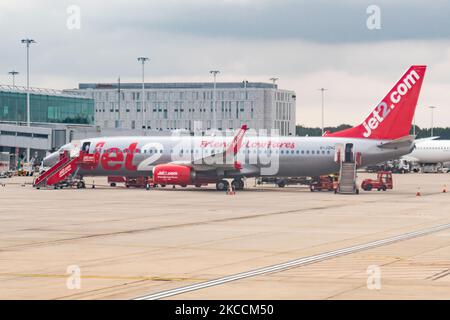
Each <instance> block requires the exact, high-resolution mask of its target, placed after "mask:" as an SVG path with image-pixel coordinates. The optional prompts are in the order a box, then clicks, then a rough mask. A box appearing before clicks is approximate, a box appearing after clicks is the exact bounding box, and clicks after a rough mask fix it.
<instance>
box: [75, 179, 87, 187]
mask: <svg viewBox="0 0 450 320" xmlns="http://www.w3.org/2000/svg"><path fill="white" fill-rule="evenodd" d="M84 188H86V184H85V183H84V181H83V180H80V181H78V182H77V189H84Z"/></svg>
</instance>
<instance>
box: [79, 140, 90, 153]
mask: <svg viewBox="0 0 450 320" xmlns="http://www.w3.org/2000/svg"><path fill="white" fill-rule="evenodd" d="M90 149H91V142H90V141H86V142H84V143H83V146H82V147H81V151H83V152H84V153H89V150H90Z"/></svg>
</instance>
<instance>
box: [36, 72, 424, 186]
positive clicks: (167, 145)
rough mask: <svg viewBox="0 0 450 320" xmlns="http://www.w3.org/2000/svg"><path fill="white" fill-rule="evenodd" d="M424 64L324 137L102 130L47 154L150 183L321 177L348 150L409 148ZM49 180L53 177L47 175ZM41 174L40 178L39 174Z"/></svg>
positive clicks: (398, 151)
mask: <svg viewBox="0 0 450 320" xmlns="http://www.w3.org/2000/svg"><path fill="white" fill-rule="evenodd" d="M425 71H426V66H411V67H410V68H409V69H408V70H407V71H406V73H405V74H404V75H403V76H402V77H401V78H400V80H399V81H398V82H397V83H396V84H395V86H394V87H393V88H392V89H391V90H390V91H389V93H388V94H387V95H386V96H385V97H384V99H383V100H382V101H381V102H380V103H379V104H378V105H377V106H376V107H375V109H374V110H373V111H372V112H371V113H370V114H369V115H368V117H367V118H366V119H365V120H364V121H363V122H362V123H361V124H359V125H358V126H356V127H353V128H350V129H346V130H343V131H339V132H335V133H327V134H325V135H324V136H322V137H292V136H277V137H274V136H267V135H265V136H252V135H251V134H249V133H246V129H247V128H246V126H243V127H242V128H241V129H240V130H239V132H238V133H237V135H236V136H235V137H223V136H219V135H214V136H200V137H197V136H178V137H174V136H167V137H161V136H141V137H105V138H92V139H85V140H81V141H78V142H72V143H70V144H68V145H65V146H63V147H61V149H60V150H58V151H57V152H55V153H53V154H52V155H50V156H48V157H47V158H46V159H44V165H45V166H51V165H55V166H56V163H57V162H58V159H59V157H60V153H62V152H63V151H66V152H67V153H68V152H70V154H71V159H74V158H76V157H81V156H82V159H80V161H78V162H77V161H73V162H70V163H72V164H70V163H69V164H67V165H64V164H62V165H61V168H60V169H58V170H59V174H58V176H59V178H60V179H62V178H64V177H66V176H69V175H70V174H75V172H76V174H77V175H78V176H81V177H82V176H98V175H102V176H125V177H137V176H146V177H149V176H151V177H152V179H153V181H154V183H156V184H166V185H182V186H185V185H197V186H200V185H202V184H206V183H216V187H217V189H219V190H223V189H226V188H227V187H228V182H227V181H226V180H225V179H233V185H234V187H235V188H237V189H240V188H243V183H242V178H243V177H255V176H277V177H287V176H318V175H322V174H329V173H332V172H337V171H338V170H339V166H340V164H339V161H338V160H337V158H339V157H340V156H341V154H342V153H340V152H341V151H340V150H345V151H342V152H343V153H346V152H347V151H349V150H351V152H353V153H355V154H356V153H358V154H359V156H360V164H361V165H364V166H365V165H370V164H376V163H379V162H382V161H385V160H389V159H394V158H399V157H401V156H402V155H405V154H408V153H410V152H411V151H412V149H413V148H414V137H413V136H410V135H409V132H410V129H411V122H412V119H413V116H414V111H415V108H416V104H417V99H418V97H419V92H420V88H421V86H422V81H423V78H424V76H425ZM48 179H51V178H50V177H49V178H48ZM41 180H42V179H41Z"/></svg>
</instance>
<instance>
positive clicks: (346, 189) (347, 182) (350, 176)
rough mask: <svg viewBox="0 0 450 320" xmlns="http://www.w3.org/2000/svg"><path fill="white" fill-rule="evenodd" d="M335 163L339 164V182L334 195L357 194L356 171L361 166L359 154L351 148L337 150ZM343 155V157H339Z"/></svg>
mask: <svg viewBox="0 0 450 320" xmlns="http://www.w3.org/2000/svg"><path fill="white" fill-rule="evenodd" d="M337 152H338V153H339V154H338V156H337V159H336V160H337V162H338V163H339V165H340V166H339V180H338V188H337V189H336V193H342V194H358V193H359V188H358V185H357V181H356V180H357V174H356V170H357V168H358V166H359V165H360V164H361V153H359V152H353V146H348V144H347V145H346V146H345V148H341V149H338V151H337ZM341 155H343V156H341Z"/></svg>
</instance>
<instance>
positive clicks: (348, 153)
mask: <svg viewBox="0 0 450 320" xmlns="http://www.w3.org/2000/svg"><path fill="white" fill-rule="evenodd" d="M344 162H353V143H346V144H345V156H344Z"/></svg>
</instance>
